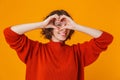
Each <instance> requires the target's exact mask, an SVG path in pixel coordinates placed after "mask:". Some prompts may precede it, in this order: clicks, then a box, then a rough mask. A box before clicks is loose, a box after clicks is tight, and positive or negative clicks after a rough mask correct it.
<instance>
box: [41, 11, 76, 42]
mask: <svg viewBox="0 0 120 80" xmlns="http://www.w3.org/2000/svg"><path fill="white" fill-rule="evenodd" d="M54 14H57V15H58V16H61V15H66V16H68V17H70V18H71V19H72V17H71V16H70V15H69V14H68V13H67V12H66V11H65V10H55V11H53V12H51V13H50V14H49V15H48V16H46V18H45V19H47V18H48V17H50V16H52V15H54ZM56 22H57V21H56ZM59 23H60V24H59ZM61 24H64V23H61V22H59V21H58V22H57V23H55V24H54V25H55V26H56V27H61V26H63V25H61ZM73 33H74V30H69V29H53V28H44V29H42V34H43V35H44V36H45V38H47V39H49V40H52V41H55V42H61V41H66V40H67V39H70V38H71V36H72V34H73Z"/></svg>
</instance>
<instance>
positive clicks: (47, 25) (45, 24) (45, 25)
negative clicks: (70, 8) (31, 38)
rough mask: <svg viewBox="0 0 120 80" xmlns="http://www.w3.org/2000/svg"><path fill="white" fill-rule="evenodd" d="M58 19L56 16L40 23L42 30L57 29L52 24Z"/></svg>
mask: <svg viewBox="0 0 120 80" xmlns="http://www.w3.org/2000/svg"><path fill="white" fill-rule="evenodd" d="M58 19H59V16H58V15H57V14H55V15H52V16H50V17H48V18H47V19H45V20H44V21H43V22H42V25H43V28H57V27H56V26H55V25H54V22H55V21H56V20H58Z"/></svg>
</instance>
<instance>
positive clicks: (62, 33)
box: [51, 29, 70, 42]
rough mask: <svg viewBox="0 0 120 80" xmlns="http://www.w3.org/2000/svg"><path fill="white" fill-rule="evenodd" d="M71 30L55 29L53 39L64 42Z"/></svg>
mask: <svg viewBox="0 0 120 80" xmlns="http://www.w3.org/2000/svg"><path fill="white" fill-rule="evenodd" d="M69 33H70V30H68V29H62V30H59V29H53V35H52V38H51V39H52V41H54V42H63V41H65V40H66V39H67V37H68V35H69Z"/></svg>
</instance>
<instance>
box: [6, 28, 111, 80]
mask: <svg viewBox="0 0 120 80" xmlns="http://www.w3.org/2000/svg"><path fill="white" fill-rule="evenodd" d="M4 35H5V39H6V41H7V43H8V44H9V45H10V47H11V48H13V49H15V50H16V52H17V54H18V56H19V58H20V59H21V60H22V61H23V62H24V63H25V64H26V80H84V67H85V66H87V65H89V64H91V63H93V62H94V61H95V60H96V59H97V58H98V56H99V54H100V53H101V52H102V51H104V50H106V49H107V47H108V45H109V44H110V43H111V42H112V40H113V37H112V35H110V34H109V33H107V32H103V33H102V35H101V36H100V37H99V38H93V39H91V40H90V41H86V42H84V43H78V44H73V45H72V46H69V45H66V44H65V43H61V42H52V41H50V42H48V43H44V44H43V43H41V42H38V41H33V40H31V39H29V38H28V37H27V36H25V35H24V34H22V35H19V34H17V33H15V32H13V31H12V30H11V29H10V27H9V28H6V29H5V30H4Z"/></svg>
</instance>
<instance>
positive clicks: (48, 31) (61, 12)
mask: <svg viewBox="0 0 120 80" xmlns="http://www.w3.org/2000/svg"><path fill="white" fill-rule="evenodd" d="M54 14H57V15H58V16H60V15H66V16H68V17H70V18H71V19H72V17H71V16H70V15H69V14H68V12H66V11H65V10H54V11H52V12H51V13H50V14H49V15H48V16H46V17H45V19H47V18H48V17H49V16H52V15H54ZM45 19H44V20H45ZM73 33H74V30H70V33H69V35H68V37H67V38H66V40H67V39H71V36H72V34H73ZM42 34H43V35H44V37H45V38H47V39H49V40H51V38H52V35H53V28H44V29H42Z"/></svg>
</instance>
